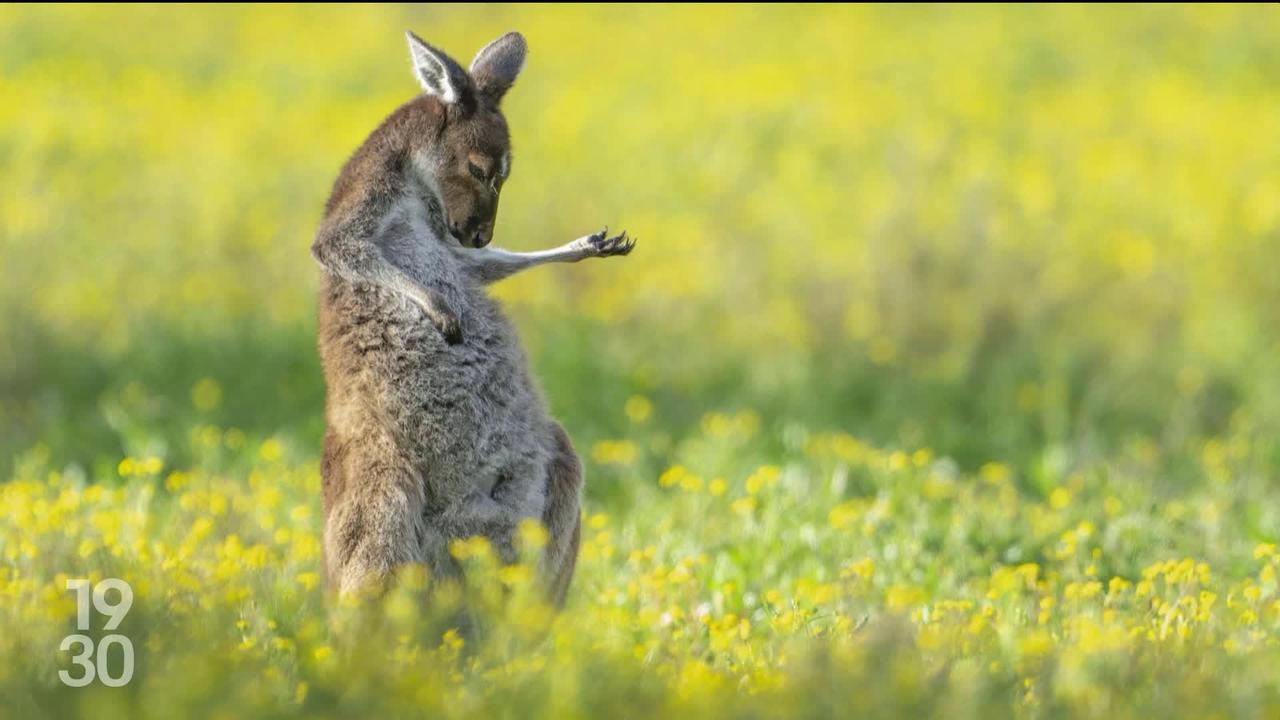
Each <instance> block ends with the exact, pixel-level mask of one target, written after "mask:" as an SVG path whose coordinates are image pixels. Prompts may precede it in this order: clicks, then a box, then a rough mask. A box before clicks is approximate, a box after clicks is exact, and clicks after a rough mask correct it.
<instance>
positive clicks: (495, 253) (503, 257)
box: [454, 228, 635, 285]
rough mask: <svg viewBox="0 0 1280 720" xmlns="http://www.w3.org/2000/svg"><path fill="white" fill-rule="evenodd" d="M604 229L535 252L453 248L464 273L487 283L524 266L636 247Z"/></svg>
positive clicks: (613, 252)
mask: <svg viewBox="0 0 1280 720" xmlns="http://www.w3.org/2000/svg"><path fill="white" fill-rule="evenodd" d="M608 235H609V230H608V228H605V229H604V230H601V231H600V232H598V233H595V234H593V235H585V236H583V237H580V238H578V239H577V240H574V241H573V242H568V243H565V244H564V245H561V246H560V247H557V248H551V249H550V250H538V251H536V252H527V253H521V252H512V251H510V250H503V249H502V248H479V249H475V250H468V249H465V248H456V249H455V250H454V253H455V255H457V257H458V259H459V261H460V262H461V263H462V266H463V267H464V268H466V271H467V274H468V275H470V276H471V279H473V280H475V281H476V282H480V283H483V284H485V285H488V284H489V283H493V282H497V281H499V280H501V279H503V278H506V277H510V276H512V275H514V274H516V273H518V272H520V271H521V270H524V269H525V268H531V267H533V266H535V265H545V264H546V263H556V262H578V261H579V260H584V259H586V258H589V257H608V256H610V255H626V254H627V253H629V252H631V248H633V247H635V241H634V240H631V239H629V238H628V237H627V234H626V233H625V232H624V233H620V234H618V235H615V236H613V237H608Z"/></svg>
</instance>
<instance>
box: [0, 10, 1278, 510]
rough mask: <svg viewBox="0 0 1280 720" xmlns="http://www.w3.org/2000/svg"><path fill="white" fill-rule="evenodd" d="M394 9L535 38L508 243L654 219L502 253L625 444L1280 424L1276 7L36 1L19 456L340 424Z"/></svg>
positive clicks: (985, 442)
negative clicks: (338, 327)
mask: <svg viewBox="0 0 1280 720" xmlns="http://www.w3.org/2000/svg"><path fill="white" fill-rule="evenodd" d="M406 28H412V29H414V30H415V31H416V32H418V33H419V34H420V35H422V36H423V37H425V38H427V39H428V40H429V41H430V42H432V43H435V44H437V45H438V46H440V47H442V48H444V49H445V50H446V51H447V52H449V53H451V54H452V55H454V57H456V58H457V59H458V60H459V61H460V62H461V63H463V64H464V65H466V64H468V63H469V61H470V59H471V57H472V56H473V54H474V52H475V51H476V50H477V49H478V48H479V47H481V46H482V45H483V44H484V43H486V42H488V41H489V40H490V39H492V38H493V37H496V36H497V35H498V34H500V33H502V32H504V31H507V30H510V29H518V30H520V31H521V32H523V33H524V34H525V35H526V37H527V38H528V41H529V45H530V49H531V52H530V57H529V61H528V63H527V64H526V67H525V70H524V73H523V75H522V76H521V77H520V80H519V82H518V83H517V85H516V88H515V89H514V90H513V91H512V92H511V93H510V94H509V95H508V96H507V99H506V100H505V104H504V107H505V111H506V115H507V118H508V120H509V123H510V126H511V128H512V134H513V141H514V145H515V162H514V169H513V175H512V179H511V182H510V183H509V184H508V185H507V187H506V188H505V191H504V193H503V202H502V208H501V210H500V214H499V220H498V229H497V236H496V240H495V242H496V244H498V245H501V246H504V247H508V248H513V249H519V250H529V249H535V248H542V247H549V246H552V245H558V244H560V243H562V242H565V241H567V240H569V239H572V238H574V237H578V236H580V235H583V234H585V233H588V232H591V231H594V230H596V229H598V228H599V227H600V226H601V225H604V224H608V225H609V226H610V227H612V228H615V229H622V228H625V229H627V230H628V231H629V232H630V233H631V234H633V235H635V236H638V237H639V238H640V245H639V248H638V250H637V251H636V252H635V253H634V254H633V255H632V256H631V257H629V258H627V259H626V260H615V261H608V262H592V263H584V264H581V265H576V266H567V267H549V268H543V269H539V270H536V271H533V272H529V273H527V274H524V275H522V276H520V277H518V278H515V279H513V280H510V281H508V282H504V283H502V284H501V285H500V286H498V287H497V288H496V293H497V295H499V296H500V297H501V298H502V299H503V301H504V302H505V304H506V306H507V307H508V308H509V309H510V312H511V314H512V315H513V316H514V317H515V319H516V321H517V323H518V325H519V328H520V330H521V332H522V335H523V338H524V342H525V344H526V346H527V348H528V350H529V353H530V356H531V359H532V361H533V363H534V366H535V372H536V374H537V375H538V376H539V377H540V378H541V381H542V384H543V386H544V388H545V390H546V392H547V395H548V398H549V400H550V403H551V405H552V406H553V409H554V412H555V413H556V414H557V415H558V416H559V417H560V418H562V420H563V421H564V423H565V424H566V425H567V426H568V428H569V431H570V434H571V435H572V436H573V437H574V438H575V441H576V442H577V444H578V446H579V448H580V450H582V451H583V452H584V454H586V455H588V456H589V457H591V458H592V459H593V462H594V463H596V464H598V465H608V464H609V463H610V460H611V459H614V457H615V456H617V455H619V454H621V455H622V456H626V455H627V454H628V453H629V452H634V451H635V448H634V447H630V446H629V444H628V443H613V444H610V442H609V438H613V437H618V436H620V435H622V434H624V432H625V429H626V427H627V426H628V423H634V422H640V421H643V422H646V423H648V424H649V427H651V428H653V432H651V433H649V434H647V435H646V438H647V439H646V440H645V441H644V442H646V443H648V446H646V447H644V448H640V450H642V451H643V452H644V453H646V457H649V456H652V457H655V458H658V459H659V461H658V463H657V464H655V467H660V466H661V463H660V460H661V458H662V456H663V454H664V452H666V451H667V450H668V449H669V448H670V447H671V446H673V445H674V443H675V442H677V439H678V438H680V437H682V435H683V434H684V433H685V432H686V431H688V430H691V429H692V428H694V427H696V426H697V425H698V424H699V423H700V422H705V421H706V418H707V413H708V412H709V411H712V410H715V411H723V412H725V413H739V414H738V415H733V416H732V417H746V418H748V419H749V421H750V422H751V423H758V424H759V425H762V426H763V427H765V428H767V429H769V430H770V432H766V433H761V434H760V435H759V438H761V439H759V440H758V442H760V443H766V444H767V443H770V442H779V440H775V439H771V438H783V437H786V435H787V433H788V432H792V431H802V430H804V429H817V428H822V429H837V430H841V431H845V432H849V433H853V434H856V435H857V436H859V437H864V438H869V439H870V440H871V441H873V442H875V443H877V444H880V445H883V446H889V447H898V446H903V447H922V446H927V447H930V448H933V449H934V450H935V451H936V452H937V453H939V454H943V455H948V456H951V457H952V458H954V459H955V460H956V461H957V462H958V463H959V464H960V466H961V467H962V468H965V469H974V468H977V467H979V466H981V465H982V464H983V463H985V462H987V461H989V460H992V459H995V458H999V459H1001V460H1003V461H1005V462H1007V463H1009V464H1011V465H1012V466H1013V467H1014V468H1015V469H1016V470H1018V473H1017V477H1019V478H1021V479H1022V480H1021V481H1022V482H1025V483H1031V484H1034V483H1035V482H1036V478H1037V477H1040V476H1047V475H1049V474H1053V475H1055V476H1056V475H1057V474H1060V473H1061V472H1063V471H1064V470H1065V469H1067V468H1066V467H1064V466H1068V465H1071V464H1075V463H1081V462H1086V461H1088V459H1090V458H1094V457H1098V456H1111V455H1116V454H1119V455H1125V456H1133V457H1137V458H1146V459H1147V460H1148V461H1150V462H1152V463H1156V464H1159V465H1161V466H1164V467H1167V469H1168V471H1167V472H1165V473H1157V476H1159V477H1162V478H1163V480H1162V482H1168V483H1170V484H1175V485H1176V484H1177V482H1178V481H1179V474H1178V467H1180V464H1179V459H1180V458H1181V457H1182V456H1183V455H1184V453H1185V452H1189V450H1188V449H1189V448H1197V449H1198V448H1199V447H1200V444H1199V443H1200V441H1201V440H1203V439H1204V438H1212V437H1217V436H1222V435H1226V434H1228V433H1245V434H1247V435H1249V436H1250V437H1254V436H1257V437H1263V438H1265V437H1271V438H1274V437H1276V433H1275V431H1276V430H1277V429H1280V322H1277V320H1278V318H1277V313H1278V311H1280V271H1277V261H1280V84H1278V83H1277V82H1276V80H1277V78H1280V31H1278V30H1277V24H1276V15H1275V13H1274V10H1273V9H1268V8H1260V7H1100V8H1089V9H1085V8H1081V7H1057V6H1044V7H1033V8H1028V7H1003V8H1002V7H970V8H948V7H878V8H869V7H802V6H785V7H754V6H753V7H711V6H706V7H666V8H663V7H595V6H592V7H574V8H569V7H558V8H556V9H555V11H554V12H551V11H550V10H549V9H548V8H546V7H527V6H525V7H465V8H460V7H442V6H430V7H426V6H415V7H386V6H380V7H372V6H370V7H364V6H362V7H358V8H356V7H349V8H343V7H332V6H324V7H318V6H317V7H264V8H252V7H102V6H83V7H57V6H13V5H8V6H5V7H4V8H3V9H0V98H3V101H2V102H0V188H3V190H2V191H0V273H2V276H3V281H0V477H6V478H7V477H10V473H11V472H12V471H13V467H14V464H15V463H19V464H20V463H21V462H23V459H24V458H26V457H28V456H31V455H34V456H38V458H39V459H40V461H41V462H45V461H47V462H49V463H51V464H52V465H53V466H55V467H77V466H78V467H81V468H84V469H85V470H86V471H87V474H89V475H90V476H92V477H98V476H101V475H103V474H104V473H110V472H111V471H113V470H114V469H115V468H116V464H117V463H118V462H119V461H120V458H121V457H157V458H160V459H162V460H163V461H164V462H165V463H166V464H167V465H174V466H179V467H180V466H183V463H184V462H187V460H188V456H189V454H190V453H191V452H192V449H191V448H192V437H193V435H194V434H198V432H199V431H200V429H201V428H206V427H217V428H231V429H233V430H234V432H236V433H239V434H240V435H239V436H238V437H240V438H248V439H249V440H252V441H256V442H261V441H263V440H264V439H268V438H269V439H271V440H273V441H274V442H275V443H277V444H276V445H273V447H282V448H284V449H285V450H284V451H285V452H289V453H292V454H294V455H295V456H297V457H314V456H315V455H316V453H317V452H318V446H319V441H320V437H321V433H322V428H323V419H322V403H323V383H322V379H321V375H320V371H319V366H318V361H317V357H316V352H315V343H314V331H315V298H314V291H315V287H316V280H317V273H318V271H317V268H316V266H315V264H314V262H313V261H312V260H311V258H310V256H309V254H308V246H309V244H310V242H311V239H312V235H313V233H314V231H315V228H316V225H317V223H318V221H319V219H320V215H321V209H322V206H323V203H324V201H325V199H326V197H327V194H328V192H329V188H330V185H331V183H332V182H333V179H334V178H335V177H336V174H337V172H338V170H339V168H340V166H341V164H342V162H343V161H344V160H345V159H346V157H347V156H348V155H349V154H350V153H351V152H352V151H353V150H354V149H355V148H356V147H357V146H358V145H359V144H360V143H361V142H362V140H363V139H364V138H365V136H366V135H367V134H368V133H369V132H370V131H371V130H372V129H373V128H374V127H375V126H376V125H377V123H378V122H380V121H381V120H382V118H383V117H384V116H386V115H387V114H388V113H389V112H391V111H392V110H393V109H395V108H396V107H397V106H398V105H399V104H400V103H402V102H404V101H406V100H408V99H410V98H411V97H413V95H414V94H415V93H416V92H417V85H416V83H415V82H414V79H413V77H412V74H411V72H410V67H409V62H408V58H407V52H406V49H405V47H404V41H403V31H404V30H405V29H406ZM744 412H745V413H746V414H745V415H744V414H742V413H744ZM229 445H234V443H229ZM250 445H251V446H253V447H256V446H257V445H256V444H253V443H250ZM1263 447H1264V449H1266V452H1265V453H1264V457H1267V458H1269V459H1270V461H1269V467H1270V468H1273V469H1274V468H1275V467H1277V466H1280V454H1278V453H1277V451H1276V450H1275V444H1274V442H1273V441H1272V442H1271V443H1270V444H1267V445H1264V446H1263ZM1268 448H1269V449H1268ZM1255 449H1256V448H1255ZM762 451H763V450H762ZM1197 451H1198V450H1197ZM613 487H614V486H612V485H610V484H609V483H608V482H602V481H598V482H595V483H593V484H591V486H590V489H589V492H590V493H591V494H593V495H594V496H596V497H597V499H601V498H605V497H607V496H608V495H609V494H610V493H611V492H612V488H613Z"/></svg>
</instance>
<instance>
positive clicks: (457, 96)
mask: <svg viewBox="0 0 1280 720" xmlns="http://www.w3.org/2000/svg"><path fill="white" fill-rule="evenodd" d="M404 34H405V37H407V38H408V39H409V57H410V59H412V60H413V74H414V75H416V76H417V77H418V82H420V83H422V89H423V90H425V91H426V93H427V94H428V95H435V96H436V97H438V98H440V102H443V103H445V104H446V105H450V104H453V103H456V102H458V101H459V100H461V99H462V95H463V93H464V92H465V91H466V90H467V87H468V83H469V82H470V81H469V80H468V79H467V73H466V71H465V70H463V69H462V66H461V65H459V64H458V63H457V62H455V61H454V59H453V58H451V57H449V56H448V55H445V54H444V53H443V52H441V51H440V50H437V49H436V48H433V47H431V46H430V45H428V44H427V43H426V41H425V40H423V39H422V38H420V37H418V36H417V35H414V34H413V32H412V31H410V30H406V31H405V33H404Z"/></svg>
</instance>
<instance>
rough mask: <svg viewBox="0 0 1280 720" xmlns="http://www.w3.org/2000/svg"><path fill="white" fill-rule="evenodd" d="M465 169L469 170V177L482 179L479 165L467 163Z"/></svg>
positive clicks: (482, 172)
mask: <svg viewBox="0 0 1280 720" xmlns="http://www.w3.org/2000/svg"><path fill="white" fill-rule="evenodd" d="M467 170H469V171H470V172H471V177H473V178H475V179H477V180H482V181H483V180H484V170H481V169H480V166H479V165H477V164H475V163H467Z"/></svg>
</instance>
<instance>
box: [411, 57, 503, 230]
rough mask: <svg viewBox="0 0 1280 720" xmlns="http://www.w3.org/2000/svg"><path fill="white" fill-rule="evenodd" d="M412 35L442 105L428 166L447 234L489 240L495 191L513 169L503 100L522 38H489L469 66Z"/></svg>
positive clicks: (416, 66) (417, 62)
mask: <svg viewBox="0 0 1280 720" xmlns="http://www.w3.org/2000/svg"><path fill="white" fill-rule="evenodd" d="M407 35H408V37H409V55H410V57H411V58H412V60H413V72H414V74H415V75H417V77H418V82H420V83H421V84H422V89H423V90H424V91H425V92H426V94H428V95H431V96H434V97H435V98H436V99H437V100H439V102H440V103H441V105H442V106H443V107H444V124H443V125H442V126H441V129H440V135H439V137H438V138H437V139H436V141H435V142H434V143H433V144H432V146H431V151H430V153H429V156H428V157H427V158H426V163H427V164H429V165H430V167H429V168H426V169H427V170H429V171H430V172H431V173H432V174H433V175H434V177H435V182H436V185H437V188H438V190H439V193H440V201H441V203H442V204H443V205H444V213H445V221H446V224H447V226H448V228H449V233H450V234H451V235H453V237H454V238H455V239H457V241H458V242H459V243H461V244H462V245H463V246H464V247H477V248H478V247H484V246H485V245H487V244H488V243H489V241H490V240H492V239H493V224H494V218H495V216H496V215H497V214H498V193H499V192H500V191H501V190H502V183H503V182H504V181H505V180H506V179H507V175H508V174H509V173H510V172H511V138H510V136H509V135H508V134H507V121H506V119H505V118H503V116H502V111H501V110H500V109H499V107H498V103H499V102H500V101H501V100H502V96H503V95H504V94H505V93H506V92H507V89H508V88H510V87H511V85H512V83H514V82H515V80H516V75H518V74H520V68H521V67H522V66H523V65H524V56H525V43H524V38H523V37H522V36H521V35H520V33H515V32H511V33H507V34H506V35H503V36H502V37H500V38H498V39H497V40H494V41H493V42H491V43H489V44H488V45H485V46H484V47H483V48H481V49H480V52H478V53H476V57H475V59H474V60H472V61H471V70H470V71H466V70H463V69H462V66H461V65H459V64H458V63H457V62H455V61H454V60H453V58H451V57H449V56H448V55H446V54H444V53H443V52H441V51H440V50H438V49H436V48H434V47H432V46H431V45H428V44H427V43H426V42H424V41H423V40H422V38H420V37H418V36H417V35H414V34H413V33H412V32H410V33H407Z"/></svg>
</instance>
